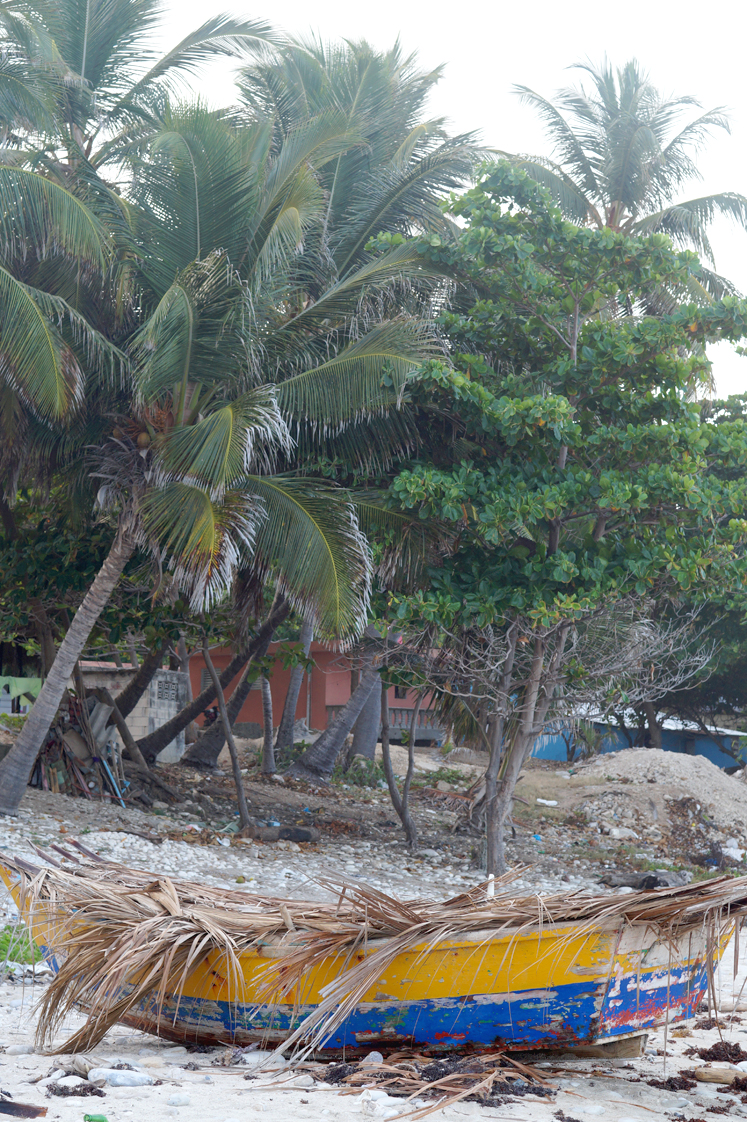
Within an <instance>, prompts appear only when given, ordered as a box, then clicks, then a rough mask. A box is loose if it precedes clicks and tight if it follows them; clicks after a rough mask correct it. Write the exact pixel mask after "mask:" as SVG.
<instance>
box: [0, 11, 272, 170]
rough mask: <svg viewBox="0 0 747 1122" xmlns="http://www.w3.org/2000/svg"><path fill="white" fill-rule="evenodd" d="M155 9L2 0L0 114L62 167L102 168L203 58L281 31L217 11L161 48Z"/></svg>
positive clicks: (233, 51) (268, 39) (237, 50)
mask: <svg viewBox="0 0 747 1122" xmlns="http://www.w3.org/2000/svg"><path fill="white" fill-rule="evenodd" d="M161 11H162V8H161V5H160V3H158V0H18V2H17V3H13V4H4V5H2V6H0V42H1V43H2V50H3V56H4V57H3V65H2V66H0V120H5V121H7V122H8V126H10V130H14V133H13V135H14V137H15V139H16V140H17V141H19V133H20V134H21V135H22V136H23V142H24V143H25V145H26V147H27V149H28V148H30V149H31V150H32V151H34V152H35V153H36V155H37V156H38V157H39V158H40V159H44V160H45V161H46V162H47V163H48V164H51V165H53V166H56V167H57V168H58V170H59V171H60V172H61V173H66V174H70V173H71V171H73V170H74V169H75V168H76V167H77V165H78V164H79V163H80V161H81V160H83V161H84V162H87V163H88V164H90V165H91V166H92V167H95V168H98V169H101V168H103V167H104V166H105V165H106V163H107V161H108V159H109V158H110V155H111V152H112V151H114V152H116V150H117V143H118V140H119V138H121V136H122V135H123V134H129V133H130V132H131V131H132V130H133V129H136V130H142V129H144V128H148V127H149V122H150V121H151V119H152V118H151V110H152V105H153V104H154V102H155V103H158V101H159V99H160V98H162V97H163V95H164V94H166V93H169V92H173V91H174V89H178V88H181V89H182V90H183V89H184V88H185V83H186V82H187V81H188V79H189V78H191V77H192V76H193V75H194V74H195V73H196V72H198V71H199V69H200V67H201V65H202V64H203V63H205V62H206V61H208V60H210V59H212V58H215V57H219V56H234V57H235V56H237V55H239V54H241V53H246V52H247V51H249V50H251V49H252V47H255V46H257V45H259V44H263V45H264V44H268V43H272V42H275V41H278V38H279V37H278V36H276V35H275V34H274V33H273V32H272V30H271V28H270V27H269V25H268V24H267V23H265V22H264V21H262V20H244V19H236V18H233V17H231V16H226V15H220V14H217V15H214V16H211V18H210V19H209V20H206V22H205V23H203V24H202V26H201V27H198V28H196V29H195V30H193V31H191V32H190V33H189V34H188V35H187V36H185V38H184V39H182V41H181V42H180V43H178V44H177V45H176V46H175V47H174V48H172V50H170V51H168V52H167V53H166V54H165V55H159V53H158V52H157V51H155V50H154V48H153V38H154V36H153V33H154V30H155V28H156V26H157V24H158V22H159V17H160V15H161ZM8 126H6V128H7V127H8ZM10 130H9V131H10ZM7 139H8V136H7V135H6V143H7ZM19 142H20V141H19Z"/></svg>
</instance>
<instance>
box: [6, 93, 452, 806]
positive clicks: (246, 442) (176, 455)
mask: <svg viewBox="0 0 747 1122" xmlns="http://www.w3.org/2000/svg"><path fill="white" fill-rule="evenodd" d="M268 135H269V132H268V128H267V126H266V125H261V124H256V125H254V126H252V127H251V128H248V129H243V130H236V129H234V128H232V127H231V125H230V124H229V123H228V122H226V121H224V120H222V119H221V117H220V115H219V114H216V113H211V112H208V111H207V110H206V109H205V108H204V107H203V106H200V105H196V106H188V107H185V108H183V109H179V108H177V109H174V110H172V109H171V108H170V107H169V106H166V107H165V110H164V111H163V112H162V114H161V120H160V123H159V128H158V130H157V131H153V132H151V135H150V136H149V138H148V139H147V141H146V142H142V141H138V142H137V143H135V144H133V145H132V146H131V150H130V152H129V153H128V154H127V155H128V159H129V160H130V164H131V167H132V169H133V180H132V187H131V192H130V196H131V198H130V201H129V203H128V207H127V209H128V212H129V217H130V222H131V227H132V230H133V238H134V242H135V248H136V255H137V256H136V259H135V261H134V263H133V265H132V269H133V280H132V283H133V286H134V289H135V290H136V291H137V292H138V293H139V301H140V305H141V308H142V319H143V322H142V323H141V325H140V326H139V327H138V328H137V330H136V331H135V332H134V333H133V334H132V336H131V338H130V339H129V341H128V345H127V352H128V358H129V364H130V365H129V370H130V373H131V377H132V392H131V397H130V404H129V408H128V410H127V412H126V413H124V414H121V415H118V416H117V417H116V418H114V424H113V428H112V430H111V436H110V439H109V440H108V441H107V442H106V443H105V444H104V446H103V447H102V449H101V450H100V452H99V454H98V455H97V457H96V462H95V463H94V464H92V465H91V470H92V472H93V474H94V476H95V477H96V478H97V479H98V480H99V482H100V484H101V486H100V490H99V504H100V506H101V507H102V508H105V509H106V508H108V509H110V510H111V511H112V512H113V513H114V514H116V518H117V532H116V535H115V538H114V543H113V545H112V548H111V551H110V553H109V556H108V557H107V559H106V561H105V562H104V564H103V566H102V568H101V570H100V572H99V574H98V575H97V577H96V579H95V581H94V583H93V585H92V586H91V588H90V589H89V592H88V593H87V595H86V597H85V598H84V600H83V603H82V604H81V606H80V608H79V610H78V612H77V614H76V616H75V618H74V620H73V622H72V625H71V627H70V628H69V630H68V632H67V634H66V636H65V639H64V640H63V643H62V644H61V646H60V649H59V651H58V654H57V658H56V659H55V662H54V664H53V666H52V669H51V670H50V673H49V675H48V677H47V680H46V682H45V684H44V686H43V688H42V691H41V693H40V695H39V698H38V700H37V702H36V704H35V705H34V707H33V709H32V711H31V713H30V715H29V717H28V719H27V722H26V724H25V726H24V729H23V731H22V733H21V735H20V736H19V738H18V740H17V742H16V745H15V746H14V748H13V750H12V751H11V752H10V753H9V755H8V756H7V757H6V759H5V760H4V761H3V763H2V765H0V778H1V779H2V784H1V786H0V789H1V790H2V806H1V807H0V809H3V810H5V811H8V810H12V809H14V808H15V807H16V806H17V804H18V801H19V800H20V798H21V796H22V793H23V790H24V787H25V783H26V780H27V777H28V772H29V769H30V767H31V766H32V764H33V760H34V758H35V756H36V753H37V751H38V748H39V745H40V743H41V741H42V738H43V736H44V735H45V733H46V730H47V728H48V727H49V724H50V722H51V720H52V719H53V717H54V714H55V712H56V709H57V707H58V705H59V702H60V699H61V697H62V693H63V691H64V689H65V687H66V685H67V682H68V680H69V677H70V674H71V672H72V670H73V667H74V664H75V662H76V660H77V659H78V658H79V656H80V654H81V652H82V650H83V647H84V645H85V642H86V641H87V638H88V636H89V634H90V632H91V629H92V627H93V626H94V624H95V622H96V620H97V618H98V616H99V614H100V612H101V610H102V609H103V607H104V605H105V604H106V601H107V599H108V597H109V596H110V595H111V592H112V590H113V589H114V587H115V586H116V583H117V581H118V579H119V577H120V575H121V573H122V570H123V568H124V566H125V564H126V563H127V561H128V559H129V558H130V557H131V556H132V554H133V552H134V551H135V549H136V548H138V547H142V548H146V549H150V551H151V552H152V554H153V556H154V559H155V561H156V563H157V564H158V565H159V566H160V567H161V568H162V569H163V578H162V584H163V585H164V586H168V585H174V586H177V587H178V588H180V589H182V590H185V591H186V592H187V593H188V594H189V595H190V596H191V598H192V603H193V605H194V607H195V609H198V610H203V609H205V608H209V606H210V604H211V603H214V602H215V601H216V600H217V599H218V598H220V597H221V596H223V595H225V594H226V592H227V591H228V589H229V587H230V585H231V582H232V580H233V577H234V574H235V573H236V571H237V569H238V568H239V566H241V567H242V568H243V569H244V571H245V572H246V570H247V569H249V570H251V571H253V572H254V573H255V575H256V578H257V579H258V580H260V579H267V577H268V576H269V577H271V578H272V579H273V581H274V582H275V583H276V585H277V586H278V587H279V588H280V589H281V590H282V592H283V594H284V595H285V597H286V598H287V600H288V601H289V603H291V604H292V605H294V606H297V607H299V608H303V610H304V611H305V612H306V613H307V614H309V615H310V616H311V618H312V619H313V620H314V623H315V627H316V628H317V630H318V631H319V632H320V633H322V634H327V635H335V636H338V637H339V636H341V635H345V634H349V633H353V632H355V631H356V630H358V629H360V627H361V626H362V624H363V622H364V620H365V615H366V606H367V595H368V585H369V579H370V565H369V561H368V552H367V548H366V543H365V539H364V538H363V536H362V534H361V533H360V531H359V530H358V526H357V521H356V518H355V514H354V510H353V507H352V505H351V504H350V502H349V501H348V500H347V498H346V497H345V495H344V494H342V495H341V494H340V493H339V491H337V490H336V489H335V488H334V486H333V485H331V484H330V483H329V482H328V481H325V480H323V479H319V480H314V479H313V478H310V477H308V476H307V475H303V474H299V473H298V471H297V467H298V464H297V462H296V458H295V457H296V455H297V453H296V452H294V448H293V439H292V428H294V429H295V430H296V431H297V432H299V433H301V432H302V433H303V435H304V440H305V442H306V444H307V446H308V445H309V443H310V442H313V433H314V430H315V429H319V430H320V431H322V432H324V433H325V439H326V440H327V441H329V439H330V434H331V436H332V437H333V436H334V435H335V434H338V433H340V432H342V431H344V430H345V428H346V426H350V425H354V424H355V423H356V422H359V421H360V419H361V417H362V416H367V417H371V416H376V415H377V414H385V413H386V412H387V411H388V410H390V409H392V408H395V407H396V405H397V402H398V401H399V399H400V397H401V394H402V391H403V389H404V386H405V384H406V381H407V378H408V376H409V374H410V373H411V372H412V371H413V369H415V368H416V367H417V366H418V365H419V364H420V363H421V362H422V361H423V359H424V358H425V357H427V355H428V354H429V353H430V350H429V347H430V340H429V335H428V332H427V329H426V328H425V327H424V325H423V323H422V322H421V321H420V320H418V319H417V318H416V317H414V316H411V315H410V316H408V315H402V314H397V315H395V316H393V317H388V316H387V315H386V313H387V312H388V311H389V310H390V309H391V307H392V305H393V299H392V290H393V288H395V287H396V286H397V285H398V284H403V283H411V282H412V280H413V279H414V278H415V277H417V278H418V280H422V279H424V278H425V277H426V275H427V273H426V272H424V270H423V269H422V265H421V264H420V262H419V261H418V259H417V257H416V255H415V254H414V252H413V251H412V250H410V249H409V248H408V247H406V246H399V247H395V248H393V249H392V250H391V251H389V252H388V253H384V254H383V255H381V256H380V257H379V258H377V259H375V260H372V261H370V262H368V263H367V264H365V265H364V266H363V267H362V268H360V269H358V270H354V271H352V272H350V273H348V275H347V276H346V277H345V278H344V279H343V280H340V281H336V282H335V283H332V284H329V283H327V285H326V287H325V286H324V275H323V274H324V268H325V267H326V266H325V264H324V263H325V261H326V255H325V254H321V255H320V257H321V261H322V264H321V265H317V266H315V265H314V261H313V260H312V261H309V260H308V259H307V258H306V255H305V253H304V239H305V237H306V236H307V233H308V236H309V240H310V241H311V243H312V244H320V239H321V238H322V237H323V235H320V234H319V229H320V227H321V226H322V225H323V222H324V215H325V207H324V203H325V199H324V194H323V192H322V191H321V189H320V187H319V184H318V182H317V180H316V177H315V168H316V167H323V166H324V164H325V163H326V162H327V161H330V160H334V159H336V158H337V156H338V155H339V153H340V152H341V151H344V150H345V148H346V147H347V146H348V145H349V144H350V143H351V139H350V135H349V133H348V132H347V131H346V123H345V122H340V121H339V120H338V119H336V118H334V117H322V118H320V119H317V120H315V121H309V122H306V123H304V124H302V125H300V126H299V127H298V128H297V129H295V130H294V131H293V132H291V133H290V134H289V135H288V137H286V138H285V140H284V143H283V145H282V147H281V149H280V151H279V152H277V153H275V152H273V151H272V150H271V148H270V146H268V145H267V143H265V139H266V137H267V136H268ZM315 270H316V274H317V279H318V285H319V287H320V290H321V291H320V295H319V297H318V299H316V300H315V301H314V300H312V299H311V297H310V294H309V278H310V277H311V276H313V275H314V273H315ZM382 311H383V313H384V314H382ZM278 467H279V468H281V469H285V470H282V471H281V472H280V474H273V471H274V470H275V469H276V468H278ZM294 469H296V470H294Z"/></svg>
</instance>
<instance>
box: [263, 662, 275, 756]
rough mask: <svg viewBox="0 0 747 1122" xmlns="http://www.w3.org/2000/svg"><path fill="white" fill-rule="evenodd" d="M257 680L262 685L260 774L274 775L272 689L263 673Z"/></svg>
mask: <svg viewBox="0 0 747 1122" xmlns="http://www.w3.org/2000/svg"><path fill="white" fill-rule="evenodd" d="M259 681H260V685H261V686H262V723H263V728H264V741H263V744H262V774H263V775H274V774H275V772H276V771H277V768H276V767H275V751H274V749H273V746H272V689H271V688H270V680H269V678H265V676H264V674H263V675H262V677H261V678H260V680H259Z"/></svg>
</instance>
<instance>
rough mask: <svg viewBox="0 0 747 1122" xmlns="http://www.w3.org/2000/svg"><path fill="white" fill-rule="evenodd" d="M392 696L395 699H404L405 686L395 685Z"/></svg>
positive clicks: (405, 695) (405, 693)
mask: <svg viewBox="0 0 747 1122" xmlns="http://www.w3.org/2000/svg"><path fill="white" fill-rule="evenodd" d="M394 696H395V698H396V700H397V701H404V700H405V698H406V697H407V686H395V687H394Z"/></svg>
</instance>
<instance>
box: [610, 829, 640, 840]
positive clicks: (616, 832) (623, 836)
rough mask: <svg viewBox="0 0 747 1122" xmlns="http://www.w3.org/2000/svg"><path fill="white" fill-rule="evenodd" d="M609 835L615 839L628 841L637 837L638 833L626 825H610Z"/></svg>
mask: <svg viewBox="0 0 747 1122" xmlns="http://www.w3.org/2000/svg"><path fill="white" fill-rule="evenodd" d="M610 837H611V838H615V840H616V841H629V840H632V839H634V838H637V837H638V834H637V833H636V832H635V830H631V829H630V828H629V827H628V826H610Z"/></svg>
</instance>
